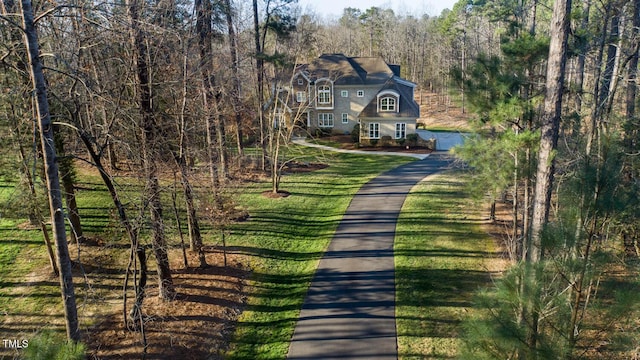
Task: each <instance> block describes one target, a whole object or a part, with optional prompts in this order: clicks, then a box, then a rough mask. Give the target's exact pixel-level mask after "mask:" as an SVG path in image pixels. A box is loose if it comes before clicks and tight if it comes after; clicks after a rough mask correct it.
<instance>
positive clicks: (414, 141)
mask: <svg viewBox="0 0 640 360" xmlns="http://www.w3.org/2000/svg"><path fill="white" fill-rule="evenodd" d="M419 138H420V137H419V136H418V134H407V139H406V140H405V142H404V143H405V145H407V146H418V139H419Z"/></svg>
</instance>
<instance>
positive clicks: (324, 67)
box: [290, 54, 420, 142]
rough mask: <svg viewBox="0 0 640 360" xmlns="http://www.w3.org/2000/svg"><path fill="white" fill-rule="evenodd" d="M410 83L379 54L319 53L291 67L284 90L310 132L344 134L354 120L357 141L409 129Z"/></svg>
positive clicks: (416, 112)
mask: <svg viewBox="0 0 640 360" xmlns="http://www.w3.org/2000/svg"><path fill="white" fill-rule="evenodd" d="M415 86H416V84H414V83H412V82H410V81H407V80H405V79H402V78H401V77H400V66H398V65H389V64H387V63H386V62H385V61H384V60H383V59H382V58H380V57H348V56H345V55H343V54H324V55H321V56H320V57H319V58H317V59H315V60H314V61H313V62H311V63H310V64H306V65H301V66H299V67H298V68H297V69H296V71H295V72H294V74H293V77H292V80H291V87H290V91H291V98H292V100H293V102H294V103H295V107H297V108H298V109H304V111H303V112H302V116H301V117H302V118H303V119H299V120H298V121H299V122H302V124H303V125H306V128H307V130H308V131H309V132H310V133H312V134H313V133H315V132H317V131H323V132H330V133H339V134H349V133H351V132H352V131H353V129H354V126H355V125H356V124H360V136H359V138H360V141H361V142H370V141H371V140H375V141H377V140H378V139H382V138H383V137H385V136H388V137H390V138H391V139H396V140H400V139H405V138H406V136H407V135H408V134H412V133H415V131H416V120H417V118H418V117H419V116H420V107H419V106H418V104H417V103H416V102H415V100H414V97H413V92H414V88H415ZM387 139H388V138H387Z"/></svg>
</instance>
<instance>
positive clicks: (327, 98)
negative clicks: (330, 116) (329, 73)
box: [318, 85, 331, 104]
mask: <svg viewBox="0 0 640 360" xmlns="http://www.w3.org/2000/svg"><path fill="white" fill-rule="evenodd" d="M318 104H331V86H329V85H320V86H318Z"/></svg>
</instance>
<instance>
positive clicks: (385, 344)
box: [288, 154, 451, 360]
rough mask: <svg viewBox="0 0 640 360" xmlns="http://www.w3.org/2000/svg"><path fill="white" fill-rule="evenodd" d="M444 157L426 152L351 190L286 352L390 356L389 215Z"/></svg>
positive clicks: (394, 353) (393, 349)
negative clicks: (423, 157) (418, 157)
mask: <svg viewBox="0 0 640 360" xmlns="http://www.w3.org/2000/svg"><path fill="white" fill-rule="evenodd" d="M450 164H451V162H450V158H449V157H448V156H447V155H445V154H431V155H430V156H429V157H428V158H427V159H424V160H419V161H414V162H411V163H409V164H405V165H403V166H400V167H397V168H395V169H393V170H391V171H389V172H386V173H384V174H382V175H380V176H378V177H376V178H375V179H373V180H371V181H370V182H368V183H367V184H365V185H364V186H363V187H362V188H361V189H360V190H359V191H358V193H357V194H356V195H355V196H354V198H353V199H352V201H351V204H350V205H349V207H348V209H347V211H346V213H345V215H344V217H343V219H342V221H341V222H340V224H339V225H338V229H337V230H336V233H335V235H334V238H333V240H332V241H331V243H330V244H329V247H328V249H327V251H326V253H325V255H324V257H323V258H322V259H321V261H320V264H319V265H318V269H317V270H316V273H315V276H314V279H313V280H312V283H311V286H310V287H309V290H308V293H307V297H306V299H305V302H304V305H303V307H302V311H301V313H300V318H299V319H298V323H297V325H296V328H295V332H294V334H293V338H292V341H291V345H290V347H289V353H288V359H323V360H329V359H367V360H376V359H397V357H398V350H397V341H396V321H395V272H394V259H393V241H394V237H395V228H396V221H397V218H398V214H399V213H400V210H401V208H402V205H403V203H404V200H405V198H406V196H407V194H408V193H409V192H410V191H411V189H412V188H413V186H414V185H416V184H417V183H418V182H420V181H421V180H422V179H424V178H425V177H426V176H428V175H431V174H434V173H437V172H440V171H442V170H443V169H446V168H448V167H449V166H450Z"/></svg>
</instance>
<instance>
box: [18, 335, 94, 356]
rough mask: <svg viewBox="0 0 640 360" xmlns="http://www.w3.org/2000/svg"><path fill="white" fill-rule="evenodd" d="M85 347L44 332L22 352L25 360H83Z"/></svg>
mask: <svg viewBox="0 0 640 360" xmlns="http://www.w3.org/2000/svg"><path fill="white" fill-rule="evenodd" d="M84 353H85V346H84V344H82V343H74V342H72V341H68V340H65V339H64V338H62V337H60V336H57V335H56V334H54V333H53V332H51V331H44V332H42V333H40V334H38V335H36V336H35V337H33V338H32V339H31V340H29V346H28V347H27V348H26V349H25V351H24V359H26V360H83V359H84V358H85V354H84Z"/></svg>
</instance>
